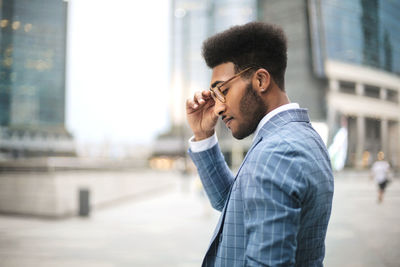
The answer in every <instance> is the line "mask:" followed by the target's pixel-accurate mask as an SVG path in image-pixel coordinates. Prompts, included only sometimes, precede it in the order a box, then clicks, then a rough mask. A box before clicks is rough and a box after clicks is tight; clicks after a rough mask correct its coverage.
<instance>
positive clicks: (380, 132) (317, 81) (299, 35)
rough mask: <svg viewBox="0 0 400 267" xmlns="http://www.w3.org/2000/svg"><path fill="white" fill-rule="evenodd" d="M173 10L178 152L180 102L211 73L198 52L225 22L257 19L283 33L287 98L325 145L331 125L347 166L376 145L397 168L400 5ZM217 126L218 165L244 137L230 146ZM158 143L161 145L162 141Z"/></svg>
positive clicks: (182, 5) (308, 1) (264, 2)
mask: <svg viewBox="0 0 400 267" xmlns="http://www.w3.org/2000/svg"><path fill="white" fill-rule="evenodd" d="M172 10H173V14H171V16H172V17H171V21H172V28H173V30H172V37H171V42H172V45H171V49H172V53H171V55H172V57H171V58H172V60H171V77H172V78H171V101H170V103H171V117H172V120H171V121H172V122H173V127H172V128H173V129H175V130H173V131H171V133H169V134H167V136H169V137H170V140H181V141H176V142H178V143H182V144H183V145H182V146H181V147H182V149H181V148H179V147H178V148H177V149H178V150H180V149H181V150H182V151H183V150H184V144H186V142H187V140H186V139H187V138H189V137H190V131H189V130H188V129H187V126H186V122H185V110H184V102H185V99H186V98H188V97H190V96H191V95H192V94H193V92H195V91H198V90H202V89H204V88H208V87H209V79H210V76H211V71H210V70H208V69H207V67H206V66H205V63H204V61H203V59H202V58H201V44H202V42H203V41H204V40H205V39H206V38H207V37H209V36H211V35H212V34H214V33H216V32H219V31H221V30H224V29H227V28H229V26H231V25H234V24H243V23H246V22H248V21H254V20H258V21H264V22H269V23H274V24H278V25H280V26H281V27H282V28H283V29H284V30H285V32H286V34H287V36H288V68H287V72H286V81H285V84H286V86H285V87H286V90H287V92H288V95H289V97H290V99H291V101H292V102H297V103H299V104H300V106H301V107H305V108H308V110H309V114H310V117H311V121H312V123H313V125H314V127H315V128H316V129H317V131H318V132H319V133H320V134H321V136H322V138H323V139H324V141H325V142H326V143H327V145H328V146H329V145H330V143H331V142H332V139H333V136H334V135H335V133H336V132H337V131H338V130H339V128H341V127H347V129H348V148H347V150H348V151H347V155H348V156H347V161H346V165H347V166H350V167H360V168H362V167H367V166H368V165H369V164H371V163H372V162H373V161H374V160H375V159H376V154H377V153H378V151H381V150H382V151H384V152H385V154H386V156H387V159H388V160H389V161H390V163H391V164H392V165H393V166H395V167H399V166H400V94H399V91H400V76H399V75H400V28H399V27H398V25H400V16H398V14H400V2H399V1H391V0H351V1H337V0H301V1H279V0H254V1H234V0H214V1H201V2H200V1H190V0H174V1H173V8H172ZM217 131H218V138H219V140H220V144H221V147H222V150H223V152H224V154H225V157H226V159H227V161H228V162H229V163H231V164H232V165H234V166H235V165H237V164H238V163H240V162H241V160H242V158H243V155H244V154H245V153H246V151H247V148H248V146H249V145H250V143H251V137H250V138H247V139H245V140H244V142H243V141H241V142H237V141H236V140H234V139H233V138H232V137H231V135H230V133H229V131H228V130H227V129H226V128H225V126H224V125H223V124H222V123H220V124H219V125H218V129H217ZM173 137H178V138H173ZM160 144H161V145H162V142H160ZM170 144H172V143H170ZM164 147H165V149H164V150H165V151H168V147H171V146H169V145H168V144H167V143H164ZM175 147H176V146H175ZM165 151H164V152H165Z"/></svg>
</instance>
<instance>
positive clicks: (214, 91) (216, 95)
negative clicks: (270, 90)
mask: <svg viewBox="0 0 400 267" xmlns="http://www.w3.org/2000/svg"><path fill="white" fill-rule="evenodd" d="M252 68H253V67H248V68H246V69H244V70H242V71H240V72H238V73H236V74H235V75H233V76H232V77H231V78H229V79H228V80H226V81H224V82H222V83H221V84H219V85H217V86H215V87H210V91H211V96H212V98H213V99H214V101H216V99H218V100H219V101H221V102H222V103H225V101H226V100H225V95H224V94H223V93H222V91H221V87H222V86H224V85H226V84H227V83H228V82H230V81H232V80H233V79H235V78H236V77H239V76H240V75H242V74H243V73H245V72H246V71H248V70H250V69H252Z"/></svg>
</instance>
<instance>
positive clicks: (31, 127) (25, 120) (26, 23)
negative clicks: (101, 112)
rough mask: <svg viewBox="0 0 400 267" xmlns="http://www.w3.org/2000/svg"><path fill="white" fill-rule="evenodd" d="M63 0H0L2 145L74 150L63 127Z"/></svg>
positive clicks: (18, 151) (28, 150) (37, 151)
mask: <svg viewBox="0 0 400 267" xmlns="http://www.w3.org/2000/svg"><path fill="white" fill-rule="evenodd" d="M66 27H67V2H66V1H63V0H0V127H1V128H0V129H1V131H0V149H1V151H3V152H5V153H11V154H12V155H14V156H31V155H43V156H44V155H56V154H62V155H66V154H73V147H72V139H71V136H70V134H69V133H68V132H67V131H66V130H65V126H64V123H65V70H66V31H67V28H66Z"/></svg>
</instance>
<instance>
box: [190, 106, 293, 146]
mask: <svg viewBox="0 0 400 267" xmlns="http://www.w3.org/2000/svg"><path fill="white" fill-rule="evenodd" d="M297 108H300V106H299V104H297V103H289V104H285V105H282V106H280V107H278V108H276V109H273V110H271V111H270V112H269V113H268V114H267V115H265V116H264V117H263V118H262V119H261V121H260V122H259V123H258V126H257V129H256V130H255V131H254V138H255V137H256V136H257V134H258V132H259V131H260V129H261V128H262V127H263V126H264V125H265V124H266V123H267V122H268V121H269V120H270V119H271V118H272V117H273V116H275V115H276V114H278V113H280V112H283V111H286V110H289V109H297ZM217 143H218V138H217V134H216V133H214V134H213V135H212V136H210V137H208V138H206V139H203V140H200V141H194V136H192V137H191V138H190V139H189V147H190V149H191V150H192V152H194V153H196V152H201V151H205V150H207V149H210V148H212V147H213V146H214V145H215V144H217Z"/></svg>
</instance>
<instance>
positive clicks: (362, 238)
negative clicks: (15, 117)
mask: <svg viewBox="0 0 400 267" xmlns="http://www.w3.org/2000/svg"><path fill="white" fill-rule="evenodd" d="M154 175H159V174H158V173H154ZM169 176H170V178H169V179H171V180H173V181H174V183H175V187H173V188H171V189H169V190H164V191H162V192H158V193H152V194H149V195H145V196H144V195H142V196H141V197H138V198H134V199H132V200H129V201H126V202H120V203H119V204H115V205H112V206H108V207H107V208H103V209H98V210H96V211H95V212H94V213H93V214H92V216H91V217H89V218H86V219H85V218H77V217H75V218H69V219H66V220H43V219H37V218H24V217H9V216H0V266H2V267H25V266H38V267H50V266H52V267H53V266H56V267H64V266H74V267H91V266H96V267H123V266H171V267H172V266H188V267H189V266H200V263H201V259H202V256H203V254H204V252H205V250H206V248H207V246H208V243H209V239H210V237H211V234H212V232H213V230H214V227H215V225H216V223H217V220H218V216H219V214H218V212H216V211H213V210H212V209H211V208H210V206H209V205H208V202H207V200H206V198H205V197H204V195H203V194H201V191H200V190H199V186H198V185H199V184H198V180H196V179H194V178H190V179H183V178H181V177H180V176H179V175H175V176H171V175H169ZM335 179H336V184H335V196H334V206H333V212H332V218H331V222H330V225H329V229H328V234H327V241H326V245H327V251H326V259H325V266H327V267H336V266H340V267H358V266H365V267H372V266H374V267H380V266H382V267H395V266H400V256H399V255H398V251H399V249H400V224H399V220H400V213H399V208H398V207H399V206H400V182H399V180H396V181H394V182H393V183H392V184H391V185H390V186H389V187H388V190H387V194H386V198H385V200H384V203H382V204H377V203H376V186H375V184H374V183H373V181H371V180H369V179H368V177H367V176H366V175H365V173H361V174H360V173H357V172H347V173H345V174H337V175H336V176H335ZM141 182H143V181H141Z"/></svg>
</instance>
